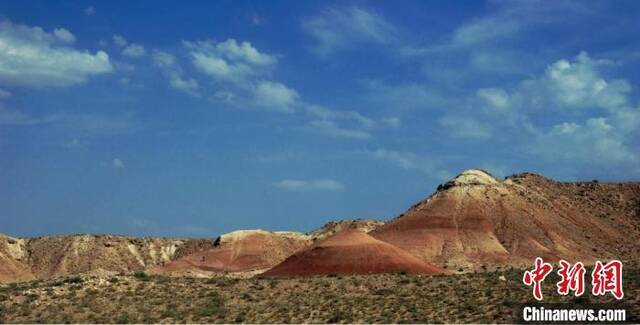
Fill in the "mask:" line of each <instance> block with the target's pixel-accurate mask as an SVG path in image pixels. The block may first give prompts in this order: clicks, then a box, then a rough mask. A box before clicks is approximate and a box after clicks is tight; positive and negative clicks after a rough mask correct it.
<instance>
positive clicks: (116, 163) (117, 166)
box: [111, 158, 124, 169]
mask: <svg viewBox="0 0 640 325" xmlns="http://www.w3.org/2000/svg"><path fill="white" fill-rule="evenodd" d="M111 163H112V165H113V168H115V169H123V168H124V162H122V160H120V159H119V158H113V160H112V161H111Z"/></svg>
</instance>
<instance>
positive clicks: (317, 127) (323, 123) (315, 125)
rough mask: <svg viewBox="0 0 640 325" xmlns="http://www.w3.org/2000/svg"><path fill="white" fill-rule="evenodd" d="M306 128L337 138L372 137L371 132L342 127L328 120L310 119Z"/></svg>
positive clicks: (361, 138) (360, 138)
mask: <svg viewBox="0 0 640 325" xmlns="http://www.w3.org/2000/svg"><path fill="white" fill-rule="evenodd" d="M308 128H310V129H311V130H314V131H316V132H318V133H320V134H324V135H328V136H332V137H338V138H349V139H357V140H367V139H370V138H371V137H372V136H371V133H369V132H367V131H363V130H357V129H347V128H343V127H340V126H338V125H337V124H336V123H335V122H334V121H328V120H315V121H311V123H309V125H308Z"/></svg>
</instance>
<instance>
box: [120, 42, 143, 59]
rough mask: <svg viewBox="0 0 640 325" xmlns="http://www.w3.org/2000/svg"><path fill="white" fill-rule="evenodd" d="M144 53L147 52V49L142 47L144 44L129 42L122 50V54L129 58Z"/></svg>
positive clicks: (137, 56)
mask: <svg viewBox="0 0 640 325" xmlns="http://www.w3.org/2000/svg"><path fill="white" fill-rule="evenodd" d="M145 54H147V50H146V49H145V48H144V46H142V45H140V44H136V43H131V44H129V45H127V47H125V48H124V49H123V50H122V55H124V56H128V57H131V58H139V57H141V56H144V55H145Z"/></svg>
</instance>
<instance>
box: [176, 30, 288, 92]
mask: <svg viewBox="0 0 640 325" xmlns="http://www.w3.org/2000/svg"><path fill="white" fill-rule="evenodd" d="M183 43H184V45H185V47H186V48H187V49H188V50H189V51H190V55H191V58H192V63H193V65H194V66H195V67H196V68H198V69H199V70H200V71H202V72H204V73H206V74H208V75H210V76H212V77H214V78H216V79H218V80H223V81H234V82H243V81H246V78H248V77H250V76H256V75H261V74H264V73H266V72H267V71H268V68H269V67H270V66H273V65H274V64H275V63H276V62H277V59H276V57H275V56H273V55H269V54H266V53H261V52H259V51H258V50H257V49H256V48H255V47H253V46H252V45H251V43H249V42H242V43H238V42H237V41H236V40H234V39H228V40H226V41H224V42H221V43H214V42H213V41H197V42H189V41H184V42H183Z"/></svg>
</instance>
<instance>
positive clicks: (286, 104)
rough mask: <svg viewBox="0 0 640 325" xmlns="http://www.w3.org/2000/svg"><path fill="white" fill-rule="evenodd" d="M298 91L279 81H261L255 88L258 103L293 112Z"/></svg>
mask: <svg viewBox="0 0 640 325" xmlns="http://www.w3.org/2000/svg"><path fill="white" fill-rule="evenodd" d="M297 100H298V93H297V92H296V91H295V90H294V89H291V88H289V87H287V86H285V85H283V84H281V83H279V82H272V81H261V82H259V83H258V85H257V87H256V90H255V101H256V105H258V106H264V107H266V108H267V109H274V110H277V111H281V112H292V111H293V110H294V105H295V103H296V102H297Z"/></svg>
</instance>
